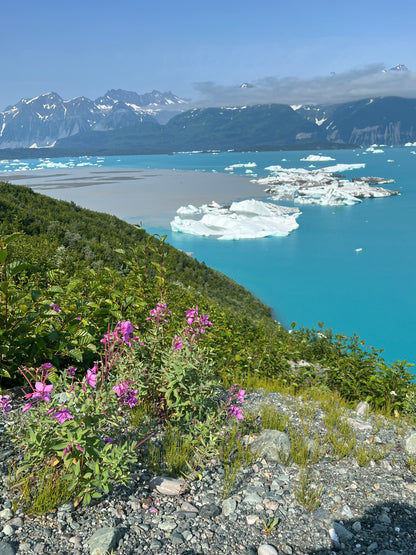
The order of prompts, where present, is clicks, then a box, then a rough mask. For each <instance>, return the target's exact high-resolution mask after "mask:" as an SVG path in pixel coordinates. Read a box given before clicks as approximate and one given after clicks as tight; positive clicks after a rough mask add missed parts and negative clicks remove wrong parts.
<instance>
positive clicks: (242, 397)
mask: <svg viewBox="0 0 416 555" xmlns="http://www.w3.org/2000/svg"><path fill="white" fill-rule="evenodd" d="M245 392H246V391H245V389H239V391H238V393H237V397H238V400H239V402H240V403H244V394H245Z"/></svg>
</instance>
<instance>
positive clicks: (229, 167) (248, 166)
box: [225, 162, 257, 171]
mask: <svg viewBox="0 0 416 555" xmlns="http://www.w3.org/2000/svg"><path fill="white" fill-rule="evenodd" d="M256 167H257V164H256V162H247V163H246V164H231V165H230V166H227V167H226V168H225V171H233V170H234V169H235V168H256Z"/></svg>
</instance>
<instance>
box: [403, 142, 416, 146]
mask: <svg viewBox="0 0 416 555" xmlns="http://www.w3.org/2000/svg"><path fill="white" fill-rule="evenodd" d="M404 146H416V143H404Z"/></svg>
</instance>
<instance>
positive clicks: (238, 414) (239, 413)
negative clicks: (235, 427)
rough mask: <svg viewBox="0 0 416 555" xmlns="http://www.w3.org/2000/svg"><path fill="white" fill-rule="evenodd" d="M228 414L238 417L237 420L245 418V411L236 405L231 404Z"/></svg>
mask: <svg viewBox="0 0 416 555" xmlns="http://www.w3.org/2000/svg"><path fill="white" fill-rule="evenodd" d="M227 412H228V416H229V417H233V416H234V418H237V420H243V418H244V416H243V412H242V410H241V409H240V407H236V406H235V405H230V406H229V407H228V409H227Z"/></svg>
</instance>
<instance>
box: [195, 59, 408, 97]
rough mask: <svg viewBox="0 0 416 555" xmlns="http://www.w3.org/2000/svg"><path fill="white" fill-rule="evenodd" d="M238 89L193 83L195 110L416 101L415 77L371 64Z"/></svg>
mask: <svg viewBox="0 0 416 555" xmlns="http://www.w3.org/2000/svg"><path fill="white" fill-rule="evenodd" d="M250 85H252V86H249V87H243V88H242V87H241V85H240V84H239V85H230V86H227V85H218V84H216V83H214V82H212V81H207V82H203V83H195V84H194V89H195V91H196V94H197V96H196V99H195V101H194V102H193V103H192V104H194V105H195V106H199V107H206V106H244V105H253V104H270V103H282V104H331V103H333V104H336V103H339V102H348V101H349V100H360V99H362V98H369V97H377V96H402V97H407V98H415V97H416V73H414V72H411V71H409V70H407V69H406V68H405V69H402V70H396V71H394V70H389V71H386V70H385V68H384V66H383V65H382V64H372V65H369V66H365V67H362V68H357V69H351V70H349V71H345V72H343V73H338V74H335V73H331V74H330V75H326V76H318V77H314V78H311V79H299V78H297V77H283V78H280V77H265V78H263V79H259V80H257V81H253V82H252V83H250Z"/></svg>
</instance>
